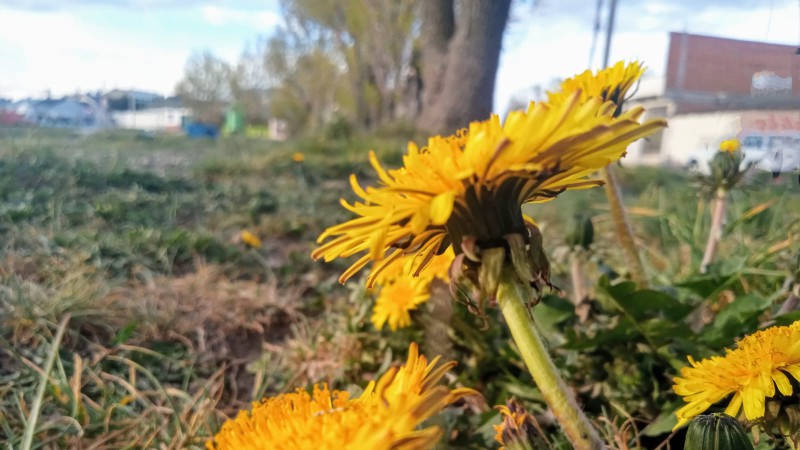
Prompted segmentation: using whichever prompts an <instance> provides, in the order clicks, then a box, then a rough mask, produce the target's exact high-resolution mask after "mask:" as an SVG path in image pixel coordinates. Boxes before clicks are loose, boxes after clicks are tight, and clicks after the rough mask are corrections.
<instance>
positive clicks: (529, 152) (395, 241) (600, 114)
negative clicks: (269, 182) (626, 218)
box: [312, 91, 666, 286]
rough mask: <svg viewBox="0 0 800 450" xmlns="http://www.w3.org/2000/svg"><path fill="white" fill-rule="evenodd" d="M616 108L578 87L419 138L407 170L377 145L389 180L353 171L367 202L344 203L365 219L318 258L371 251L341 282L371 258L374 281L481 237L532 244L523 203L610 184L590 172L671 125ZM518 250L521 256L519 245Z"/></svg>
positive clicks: (340, 228)
mask: <svg viewBox="0 0 800 450" xmlns="http://www.w3.org/2000/svg"><path fill="white" fill-rule="evenodd" d="M615 109H616V105H615V104H614V103H613V102H604V101H603V99H601V98H598V97H590V98H586V99H585V100H584V99H583V94H582V91H575V92H573V93H571V94H568V95H567V96H566V99H565V100H564V101H562V102H559V103H557V104H550V103H544V102H543V103H531V105H530V107H529V108H528V110H527V112H522V111H515V112H512V113H510V114H509V115H508V117H507V118H506V120H505V122H503V123H501V121H500V119H499V118H498V117H497V116H492V117H491V118H490V119H488V120H486V121H482V122H473V123H471V124H470V126H469V129H468V130H465V131H462V132H461V133H459V134H457V135H455V136H451V137H440V136H435V137H432V138H430V139H429V140H428V144H427V146H425V147H423V148H418V147H417V145H415V144H414V143H410V144H409V146H408V152H407V154H406V155H404V157H403V167H401V168H399V169H394V170H387V169H384V168H383V166H382V165H381V164H380V162H378V160H377V157H376V156H375V153H374V152H371V153H370V162H371V163H372V166H373V168H374V169H375V171H376V172H377V174H378V178H379V180H380V184H379V185H378V186H377V187H367V188H366V189H365V188H363V187H362V186H361V185H360V184H359V183H358V181H357V180H356V178H355V176H351V178H350V181H351V185H352V188H353V190H354V192H355V193H356V195H357V196H358V197H360V199H361V200H360V201H357V202H355V203H354V204H350V203H348V202H346V201H344V200H342V205H343V206H344V207H345V208H346V209H348V210H349V211H351V212H352V213H353V214H354V215H355V216H356V218H354V219H352V220H350V221H347V222H345V223H343V224H340V225H336V226H333V227H331V228H328V229H327V230H326V231H325V232H324V233H322V235H320V237H319V238H318V241H317V242H318V244H320V245H319V247H318V248H317V249H316V250H314V252H313V253H312V256H313V257H314V258H315V259H320V258H322V259H324V260H325V261H332V260H333V259H336V258H346V257H350V256H353V255H357V254H362V256H361V257H360V258H359V259H358V260H357V261H356V262H355V263H353V265H351V266H350V268H348V269H347V270H346V271H345V272H344V273H343V274H342V275H341V277H340V279H339V280H340V282H342V283H344V282H345V281H346V280H347V279H348V278H350V277H352V276H353V275H354V274H355V273H357V272H358V271H359V270H361V269H362V268H364V267H365V266H367V265H368V264H369V263H370V262H372V263H374V264H373V268H372V270H371V272H370V275H369V278H368V285H369V286H373V285H374V283H375V281H376V279H377V278H378V277H380V273H381V272H382V271H383V270H385V269H386V268H387V267H390V266H392V265H394V264H395V263H397V262H398V261H399V260H401V259H403V258H405V257H410V258H411V259H412V270H411V272H410V273H413V274H414V275H416V276H419V275H421V274H423V273H425V271H426V268H429V266H430V263H431V261H432V259H433V258H434V257H435V256H436V255H440V254H442V253H444V252H445V251H446V250H447V249H448V248H452V249H453V251H454V252H455V254H456V255H460V254H463V253H465V252H464V248H465V246H466V247H470V248H471V246H473V244H474V245H476V246H477V248H478V250H480V249H481V248H494V247H502V246H505V245H506V244H505V243H506V242H509V239H512V238H513V239H514V241H515V242H519V241H520V240H523V241H526V240H527V239H529V238H530V236H529V231H528V230H529V227H530V225H529V224H528V223H527V222H526V219H525V218H524V216H523V214H522V211H521V205H522V204H523V203H531V202H542V201H547V200H550V199H552V198H554V197H555V196H557V195H558V194H559V193H561V192H563V191H565V190H568V189H582V188H587V187H591V186H596V185H598V184H601V182H600V181H599V180H591V179H587V177H588V176H589V175H590V174H592V173H593V172H595V171H596V170H598V169H599V168H602V167H605V166H606V165H608V164H609V163H611V162H613V161H615V160H617V159H619V158H620V157H622V156H623V155H624V153H625V149H626V147H627V146H628V145H629V144H630V143H631V142H633V141H635V140H637V139H639V138H642V137H644V136H647V135H649V134H651V133H653V132H655V131H657V130H659V129H661V128H663V127H664V126H666V122H665V121H664V120H660V119H657V120H651V121H648V122H645V123H640V119H641V118H642V115H643V114H644V109H642V108H641V107H636V108H632V109H631V110H629V111H627V112H626V113H624V114H621V115H618V116H616V115H615ZM519 238H521V239H519ZM526 242H527V241H526ZM469 253H470V254H471V255H477V254H478V253H479V252H472V251H469ZM512 256H514V257H515V258H516V256H518V254H515V253H514V252H513V250H512ZM520 264H523V265H524V264H525V262H524V261H522V262H520ZM515 265H516V263H515ZM519 273H521V274H523V275H524V273H525V271H524V270H520V271H519ZM526 278H528V279H529V280H530V279H533V278H534V276H533V275H531V276H528V277H526Z"/></svg>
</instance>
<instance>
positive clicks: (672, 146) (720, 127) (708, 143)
mask: <svg viewBox="0 0 800 450" xmlns="http://www.w3.org/2000/svg"><path fill="white" fill-rule="evenodd" d="M741 114H742V113H741V112H740V111H734V112H713V113H701V114H683V115H680V116H673V117H669V118H668V119H667V122H668V126H667V128H666V129H665V130H664V131H663V133H664V134H663V137H662V142H661V150H660V151H659V152H658V153H649V154H648V153H644V152H643V148H644V146H645V143H644V142H643V141H638V142H635V143H634V144H633V145H631V146H630V147H629V148H628V156H627V157H626V158H625V159H624V161H625V162H628V163H630V164H648V165H658V164H665V165H676V166H684V165H686V164H687V163H689V161H692V160H695V161H697V162H698V163H701V164H702V163H703V161H707V160H709V159H711V157H712V156H713V155H714V153H715V152H716V151H717V149H718V148H719V143H720V142H722V141H723V140H725V139H730V138H732V137H736V136H737V135H738V134H739V133H740V132H741V130H742V127H741Z"/></svg>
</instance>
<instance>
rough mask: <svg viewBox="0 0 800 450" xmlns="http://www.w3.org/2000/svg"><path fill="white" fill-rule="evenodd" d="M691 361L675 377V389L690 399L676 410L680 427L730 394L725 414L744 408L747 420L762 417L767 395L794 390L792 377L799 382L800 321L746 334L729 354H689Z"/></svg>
mask: <svg viewBox="0 0 800 450" xmlns="http://www.w3.org/2000/svg"><path fill="white" fill-rule="evenodd" d="M689 363H690V364H691V367H684V368H683V369H681V376H680V377H676V378H675V379H674V382H675V385H674V386H673V389H674V391H675V393H677V394H678V395H680V396H682V397H683V400H684V401H685V402H687V405H685V406H684V407H682V408H681V409H679V410H678V411H677V412H676V413H675V414H676V415H677V416H678V425H677V426H676V428H677V427H679V426H682V425H684V424H685V423H687V422H688V421H689V420H691V419H692V417H694V416H696V415H698V414H700V413H702V412H703V411H705V410H706V409H708V408H709V407H710V406H711V405H713V404H714V403H717V402H719V401H721V400H722V399H724V398H726V397H728V396H729V395H731V394H733V397H731V399H730V403H728V407H727V408H726V409H725V414H728V415H730V416H734V417H736V416H737V415H738V414H739V411H740V410H741V409H742V408H743V409H744V415H745V417H746V418H747V419H748V420H756V419H760V418H762V417H764V405H765V403H766V401H767V400H768V399H770V398H771V397H773V396H775V395H776V394H778V393H780V394H782V395H791V394H792V381H791V379H790V377H791V378H794V379H795V380H797V381H800V321H797V322H795V323H793V324H792V325H789V326H783V327H772V328H768V329H766V330H762V331H758V332H756V333H754V334H752V335H750V336H747V337H745V338H744V339H742V340H741V341H739V343H738V344H737V346H736V349H734V350H726V353H725V356H712V357H711V358H708V359H704V360H702V361H700V362H697V361H695V360H694V359H692V358H691V357H689ZM776 387H777V390H776Z"/></svg>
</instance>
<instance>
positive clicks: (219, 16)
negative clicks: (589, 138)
mask: <svg viewBox="0 0 800 450" xmlns="http://www.w3.org/2000/svg"><path fill="white" fill-rule="evenodd" d="M607 2H608V0H606V3H607ZM595 4H596V2H595V0H539V1H538V2H535V1H530V0H527V1H517V2H516V3H515V7H514V8H513V12H512V21H511V23H510V25H509V28H508V30H507V33H506V37H505V42H504V51H503V54H502V57H501V65H500V69H499V72H498V83H497V90H496V99H495V104H496V110H497V111H499V112H502V111H503V110H505V107H506V105H507V104H508V101H509V99H510V97H511V96H512V95H513V94H514V93H518V92H521V91H522V92H523V96H524V95H525V94H524V92H525V89H526V88H527V87H529V86H532V85H535V84H539V85H542V86H543V87H545V88H546V87H547V86H548V85H549V83H550V82H551V81H552V80H553V79H554V78H556V77H563V76H568V75H570V74H573V73H576V72H579V71H581V70H583V69H585V68H586V67H587V65H588V64H589V48H590V46H591V41H592V28H593V20H594V9H595ZM618 4H619V6H618V16H617V30H618V32H617V33H616V34H615V37H614V41H613V44H612V59H623V58H624V59H634V58H635V59H640V60H643V61H645V63H646V64H647V65H648V66H649V67H650V74H651V75H659V74H662V73H663V71H664V65H665V59H666V50H667V34H668V32H669V31H684V30H686V31H688V32H692V33H699V34H708V35H715V36H723V37H731V38H739V39H751V40H758V41H767V42H778V43H785V44H793V45H796V44H800V5H798V2H797V1H795V0H726V1H723V0H649V1H645V0H618ZM280 20H281V18H280V11H279V7H278V2H277V0H259V1H254V0H238V1H234V0H231V1H218V2H204V1H195V0H116V1H114V2H104V1H101V0H61V1H60V0H0V24H1V25H0V97H3V96H5V97H8V96H10V97H13V98H20V97H23V96H27V95H41V94H42V93H44V92H45V91H46V90H47V89H50V90H51V92H52V93H53V94H54V95H61V94H67V93H73V92H75V91H77V90H80V91H88V90H96V89H112V88H116V87H118V88H138V89H145V90H153V91H157V92H161V93H164V94H168V93H170V92H172V90H173V88H174V86H175V83H176V82H177V81H178V80H179V79H180V77H181V73H182V71H183V66H184V64H185V62H186V59H187V58H188V57H189V55H190V54H191V53H192V52H197V51H203V50H210V51H211V52H213V53H214V54H216V55H218V56H221V57H223V58H225V59H227V60H229V61H231V62H235V61H236V59H237V58H238V56H239V55H240V54H241V53H242V51H243V50H244V48H245V46H246V45H247V44H248V43H250V44H252V43H254V42H255V41H256V40H257V38H258V36H263V35H267V34H269V33H271V32H273V31H274V29H275V27H276V26H277V25H278V24H279V23H280ZM602 48H603V40H602V36H601V39H600V40H599V41H598V43H597V49H596V52H595V58H594V60H593V65H594V67H597V65H599V63H600V62H601V56H602ZM796 82H800V80H797V81H796Z"/></svg>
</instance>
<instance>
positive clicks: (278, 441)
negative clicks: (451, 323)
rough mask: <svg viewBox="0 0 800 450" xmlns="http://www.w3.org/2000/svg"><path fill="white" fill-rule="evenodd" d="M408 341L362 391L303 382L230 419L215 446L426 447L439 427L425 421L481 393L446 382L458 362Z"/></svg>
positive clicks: (316, 449) (272, 449)
mask: <svg viewBox="0 0 800 450" xmlns="http://www.w3.org/2000/svg"><path fill="white" fill-rule="evenodd" d="M438 361H439V358H438V357H437V358H435V359H434V360H433V361H431V362H430V363H429V362H428V360H427V358H425V357H424V356H422V355H420V354H419V352H418V348H417V345H416V344H413V343H412V344H411V345H410V347H409V355H408V360H407V361H406V363H405V365H403V366H402V367H400V368H399V369H397V368H392V369H390V370H389V371H388V372H387V373H386V374H384V375H383V376H381V377H380V379H378V380H377V382H376V381H372V382H371V383H370V384H369V385H368V386H367V388H366V389H365V390H364V392H363V393H362V394H361V396H360V397H359V398H357V399H351V398H350V395H349V394H348V393H347V392H344V391H331V390H329V389H328V387H327V386H326V385H317V386H315V387H314V390H313V392H312V394H310V395H309V393H308V392H307V391H305V390H302V389H298V390H297V391H296V392H294V393H289V394H283V395H279V396H277V397H272V398H267V399H265V400H263V401H261V402H255V403H253V407H252V409H251V410H250V411H241V412H239V414H238V415H237V416H236V418H235V419H232V420H228V421H227V422H226V423H225V424H224V425H223V426H222V428H221V429H220V431H219V433H217V435H216V436H215V437H214V439H213V440H212V441H209V442H208V443H207V444H206V447H207V448H208V449H209V450H361V449H375V450H382V449H385V450H389V449H399V448H402V449H404V450H405V449H407V450H423V449H429V448H433V446H434V445H435V444H436V441H438V439H439V436H440V435H441V430H440V429H439V428H437V427H427V428H422V429H419V428H418V427H419V425H420V424H421V423H422V422H423V421H425V420H426V419H428V418H429V417H431V416H433V415H434V414H436V413H437V412H439V411H440V410H442V409H443V408H445V407H446V406H448V405H449V404H451V403H452V402H454V401H455V400H457V399H459V398H462V397H464V396H467V395H477V392H475V391H473V390H472V389H466V388H461V389H453V390H450V389H448V388H447V387H445V386H443V385H440V384H439V382H440V380H441V379H442V377H443V376H444V375H445V374H446V373H447V372H448V371H449V370H450V369H452V368H453V367H454V366H455V365H456V363H455V362H452V361H451V362H448V363H445V364H442V365H440V366H439V367H436V364H437V362H438Z"/></svg>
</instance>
